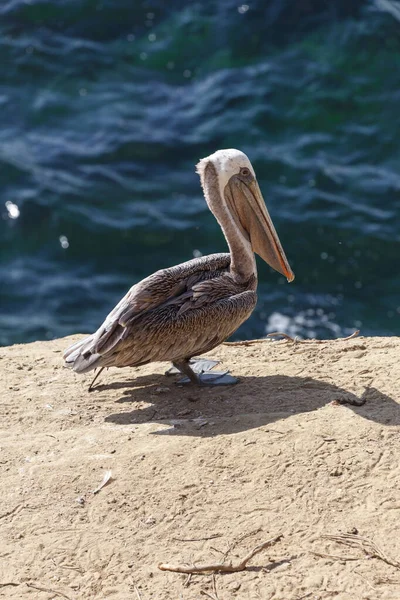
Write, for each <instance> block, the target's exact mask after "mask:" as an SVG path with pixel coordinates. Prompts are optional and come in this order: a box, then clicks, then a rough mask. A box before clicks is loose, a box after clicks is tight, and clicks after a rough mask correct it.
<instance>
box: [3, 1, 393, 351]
mask: <svg viewBox="0 0 400 600" xmlns="http://www.w3.org/2000/svg"><path fill="white" fill-rule="evenodd" d="M246 1H247V0H246ZM382 2H383V0H382ZM0 34H1V35H0V46H1V64H2V68H1V79H0V122H1V128H0V183H1V185H0V215H1V219H0V281H1V284H0V285H1V291H0V294H1V305H0V344H11V343H15V342H26V341H31V340H36V339H49V338H53V337H58V336H61V335H66V334H70V333H74V332H86V331H91V330H92V329H94V328H96V327H97V326H98V325H99V324H100V322H101V321H102V319H103V317H104V316H105V314H106V313H107V312H108V311H109V310H110V309H111V308H112V307H113V306H114V305H115V304H116V302H117V301H118V300H119V298H120V296H121V295H122V294H124V293H125V292H126V291H127V289H128V288H129V287H130V286H131V285H132V284H133V283H135V282H137V281H138V280H140V279H141V278H143V277H144V276H146V275H148V274H149V273H151V272H153V271H154V270H156V269H158V268H161V267H165V266H170V265H173V264H176V263H178V262H182V261H184V260H187V259H190V258H192V257H193V255H196V254H198V253H199V252H201V253H202V254H208V253H212V252H218V251H225V250H226V246H225V242H224V239H223V237H222V234H221V232H220V231H219V228H218V226H217V224H216V222H215V220H214V218H213V217H212V215H211V214H210V213H209V211H208V209H207V208H206V204H205V202H204V199H203V197H202V193H201V190H200V185H199V180H198V176H197V175H196V174H195V172H194V165H195V163H196V162H197V160H198V159H199V158H200V157H203V156H206V155H207V154H210V153H211V152H214V151H215V150H216V149H218V148H224V147H228V148H229V147H236V148H240V149H242V150H243V151H245V152H246V153H247V154H248V156H249V157H250V159H251V160H252V162H253V164H254V167H255V169H256V172H257V175H258V179H259V183H260V187H261V189H262V191H263V194H264V198H265V200H266V202H267V205H268V207H269V210H270V213H271V215H272V217H273V219H274V222H275V224H276V227H277V229H278V232H279V234H280V237H281V240H282V243H283V246H284V248H285V250H286V254H287V256H288V258H289V260H290V262H291V265H292V267H293V270H294V271H295V273H296V279H295V281H294V282H293V283H292V284H290V285H288V284H287V283H286V282H285V281H284V280H283V279H282V278H281V277H280V276H279V275H278V274H277V273H274V272H272V271H271V270H270V269H269V268H268V267H267V266H266V265H265V264H264V263H262V262H261V261H260V262H259V278H260V286H259V303H258V307H257V310H256V311H255V313H254V314H253V316H252V318H251V319H250V320H249V321H248V322H247V323H246V324H245V325H243V327H242V328H241V329H240V330H239V332H238V333H237V334H236V337H238V338H249V337H255V336H257V337H259V336H263V335H265V334H266V333H267V332H268V331H272V330H277V329H280V330H285V331H287V332H288V333H291V334H296V335H300V336H304V337H312V336H318V337H335V336H339V335H346V334H348V333H349V332H351V331H353V330H354V329H355V328H361V330H362V333H364V334H376V335H386V334H397V335H400V268H399V260H398V259H399V256H400V141H399V140H400V118H399V116H400V22H398V21H397V20H396V19H395V18H394V17H393V15H391V14H388V13H385V12H382V11H381V12H379V11H377V10H374V9H373V7H372V5H371V4H369V3H367V2H357V1H353V2H351V1H349V0H348V1H347V2H344V1H339V0H338V1H336V2H335V1H334V0H329V1H328V0H326V1H323V0H307V1H303V0H298V1H297V2H296V3H293V2H289V1H285V0H271V1H270V2H265V1H263V2H262V1H261V0H260V1H257V2H251V1H250V0H249V4H248V5H247V4H241V3H240V2H232V0H218V2H217V1H207V0H204V1H203V2H199V3H192V2H183V1H171V2H168V3H166V2H161V0H157V1H156V0H155V1H150V0H146V1H145V0H135V2H131V1H129V0H79V1H78V0H51V1H47V0H25V1H23V0H3V2H2V3H1V5H0Z"/></svg>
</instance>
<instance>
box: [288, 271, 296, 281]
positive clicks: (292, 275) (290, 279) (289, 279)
mask: <svg viewBox="0 0 400 600" xmlns="http://www.w3.org/2000/svg"><path fill="white" fill-rule="evenodd" d="M293 279H294V273H292V272H291V273H290V275H289V277H287V280H288V283H292V281H293Z"/></svg>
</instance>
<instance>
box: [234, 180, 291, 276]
mask: <svg viewBox="0 0 400 600" xmlns="http://www.w3.org/2000/svg"><path fill="white" fill-rule="evenodd" d="M235 184H236V185H234V186H233V187H232V188H231V191H232V195H233V197H234V203H235V209H236V211H237V214H238V217H239V220H240V223H241V225H242V227H243V228H244V229H245V230H246V232H247V234H248V236H249V238H250V243H251V247H252V249H253V251H254V252H255V253H256V254H258V255H259V256H261V258H262V259H263V260H265V262H266V263H268V264H269V266H270V267H272V268H273V269H275V271H278V273H281V274H282V275H284V276H285V277H286V279H287V280H288V281H289V282H290V281H293V279H294V273H293V271H292V269H291V268H290V265H289V262H288V260H287V258H286V256H285V253H284V251H283V248H282V245H281V242H280V240H279V237H278V234H277V233H276V230H275V227H274V224H273V223H272V219H271V217H270V216H269V213H268V210H267V207H266V206H265V202H264V198H263V197H262V194H261V190H260V188H259V185H258V183H257V181H256V180H253V181H252V182H250V183H244V182H243V181H241V180H239V179H236V181H235ZM234 188H236V189H234ZM239 190H240V191H239ZM235 192H236V193H235ZM237 192H239V194H238V193H237ZM243 196H245V198H243Z"/></svg>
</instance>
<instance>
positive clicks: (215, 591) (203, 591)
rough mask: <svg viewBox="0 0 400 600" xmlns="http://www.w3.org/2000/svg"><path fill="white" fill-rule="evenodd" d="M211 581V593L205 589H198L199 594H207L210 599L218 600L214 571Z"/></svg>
mask: <svg viewBox="0 0 400 600" xmlns="http://www.w3.org/2000/svg"><path fill="white" fill-rule="evenodd" d="M212 582H213V594H210V593H209V592H206V591H205V590H200V594H202V595H203V596H208V597H209V598H211V600H219V597H218V592H217V583H216V581H215V573H213V576H212Z"/></svg>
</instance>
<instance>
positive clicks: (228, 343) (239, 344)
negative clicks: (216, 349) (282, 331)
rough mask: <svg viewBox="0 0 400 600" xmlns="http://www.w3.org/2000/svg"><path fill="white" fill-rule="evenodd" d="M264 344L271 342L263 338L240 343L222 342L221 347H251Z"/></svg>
mask: <svg viewBox="0 0 400 600" xmlns="http://www.w3.org/2000/svg"><path fill="white" fill-rule="evenodd" d="M265 342H271V340H266V339H265V338H261V339H257V340H242V341H240V342H223V343H222V345H223V346H252V345H253V344H263V343H265Z"/></svg>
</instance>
